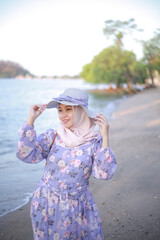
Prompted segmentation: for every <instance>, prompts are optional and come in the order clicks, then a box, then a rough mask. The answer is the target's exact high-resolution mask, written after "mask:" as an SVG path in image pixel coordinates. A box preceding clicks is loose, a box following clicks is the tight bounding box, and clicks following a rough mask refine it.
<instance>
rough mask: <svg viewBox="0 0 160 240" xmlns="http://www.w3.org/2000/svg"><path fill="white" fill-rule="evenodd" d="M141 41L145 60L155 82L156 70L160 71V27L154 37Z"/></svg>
mask: <svg viewBox="0 0 160 240" xmlns="http://www.w3.org/2000/svg"><path fill="white" fill-rule="evenodd" d="M141 42H142V45H143V54H144V61H145V63H146V66H147V68H148V72H149V76H150V78H151V79H152V83H153V84H154V79H153V75H154V71H155V70H157V71H158V72H159V73H160V29H157V31H156V32H155V33H154V37H153V38H151V39H150V40H148V41H141Z"/></svg>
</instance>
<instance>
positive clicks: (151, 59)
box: [80, 18, 160, 89]
mask: <svg viewBox="0 0 160 240" xmlns="http://www.w3.org/2000/svg"><path fill="white" fill-rule="evenodd" d="M133 31H143V30H142V29H138V27H137V25H136V24H135V20H134V19H133V18H131V19H129V20H128V21H119V20H117V21H113V20H108V21H105V27H104V29H103V32H104V35H105V36H106V37H107V38H113V41H114V43H113V45H112V46H110V47H108V48H105V49H103V50H102V51H101V52H100V53H99V54H98V55H96V56H95V57H94V58H93V60H92V61H91V62H90V63H88V64H86V65H84V66H83V70H82V72H81V73H80V76H81V77H82V78H83V79H84V80H85V81H87V82H91V83H110V82H112V83H115V84H116V86H117V87H121V86H122V84H123V83H126V84H127V86H128V88H129V89H132V88H133V84H135V83H145V79H146V78H147V77H149V78H150V79H151V80H152V85H154V73H155V71H158V72H159V73H160V29H157V30H156V32H154V36H153V38H151V39H150V40H147V41H140V43H141V44H142V47H143V58H142V59H141V60H139V61H138V60H137V58H136V55H135V53H134V52H132V51H127V50H125V49H124V46H123V37H124V35H126V34H130V33H132V32H133Z"/></svg>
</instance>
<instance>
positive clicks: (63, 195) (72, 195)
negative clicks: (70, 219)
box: [42, 180, 88, 202]
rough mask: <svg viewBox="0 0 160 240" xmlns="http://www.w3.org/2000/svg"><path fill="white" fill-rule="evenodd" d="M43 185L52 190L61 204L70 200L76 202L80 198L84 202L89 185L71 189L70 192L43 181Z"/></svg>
mask: <svg viewBox="0 0 160 240" xmlns="http://www.w3.org/2000/svg"><path fill="white" fill-rule="evenodd" d="M42 181H43V180H42ZM43 185H46V186H47V187H48V188H49V189H50V190H51V192H52V193H53V194H54V196H56V197H58V199H59V200H60V202H65V201H67V200H69V199H73V200H76V199H79V198H81V200H83V199H84V197H85V196H86V193H87V192H88V185H85V186H82V187H78V188H74V189H70V190H69V189H60V188H55V187H54V186H53V185H50V184H47V183H46V182H45V181H43Z"/></svg>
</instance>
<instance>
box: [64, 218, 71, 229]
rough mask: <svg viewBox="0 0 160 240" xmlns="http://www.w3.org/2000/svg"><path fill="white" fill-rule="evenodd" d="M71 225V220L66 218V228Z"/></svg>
mask: <svg viewBox="0 0 160 240" xmlns="http://www.w3.org/2000/svg"><path fill="white" fill-rule="evenodd" d="M70 224H71V220H70V219H69V218H68V217H66V221H64V223H63V225H64V227H65V228H66V229H67V227H68V226H69V225H70Z"/></svg>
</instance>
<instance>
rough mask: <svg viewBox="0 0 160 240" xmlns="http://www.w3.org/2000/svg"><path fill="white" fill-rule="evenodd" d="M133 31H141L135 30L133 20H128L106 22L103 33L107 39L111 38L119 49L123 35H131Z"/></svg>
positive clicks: (135, 26) (135, 25)
mask: <svg viewBox="0 0 160 240" xmlns="http://www.w3.org/2000/svg"><path fill="white" fill-rule="evenodd" d="M135 30H136V31H143V30H142V29H138V28H137V24H135V23H134V19H133V18H130V19H129V20H128V21H120V20H116V21H113V20H107V21H105V27H104V29H103V33H104V35H105V36H106V37H107V38H110V37H113V39H114V43H115V45H116V46H117V47H120V48H121V47H122V46H123V43H122V39H123V37H124V35H126V34H131V33H132V32H133V31H135Z"/></svg>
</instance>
